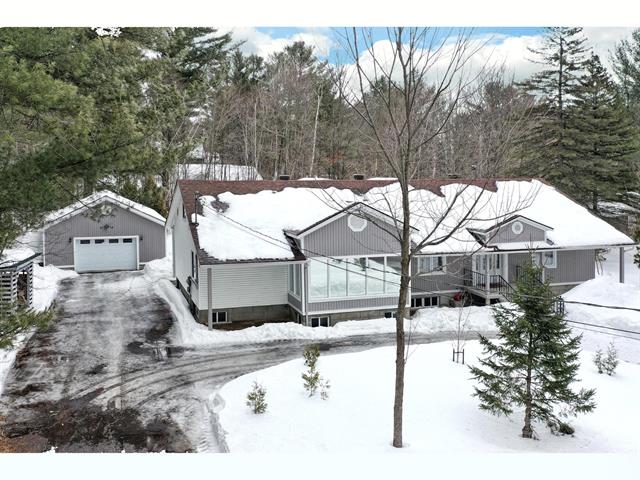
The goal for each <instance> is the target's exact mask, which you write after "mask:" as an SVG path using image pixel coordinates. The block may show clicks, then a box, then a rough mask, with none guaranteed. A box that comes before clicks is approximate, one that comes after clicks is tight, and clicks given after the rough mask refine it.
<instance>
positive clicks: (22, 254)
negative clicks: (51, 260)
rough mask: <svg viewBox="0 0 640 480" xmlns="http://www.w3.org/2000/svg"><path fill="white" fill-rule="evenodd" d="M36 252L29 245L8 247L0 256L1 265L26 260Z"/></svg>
mask: <svg viewBox="0 0 640 480" xmlns="http://www.w3.org/2000/svg"><path fill="white" fill-rule="evenodd" d="M35 253H36V252H34V251H33V249H31V248H29V247H12V248H6V249H5V250H4V252H2V256H1V257H0V267H2V266H4V265H13V264H14V263H17V262H21V261H22V260H26V259H27V258H29V257H32V256H33V255H35Z"/></svg>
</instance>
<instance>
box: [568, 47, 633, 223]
mask: <svg viewBox="0 0 640 480" xmlns="http://www.w3.org/2000/svg"><path fill="white" fill-rule="evenodd" d="M574 96H575V99H574V106H573V107H572V109H571V110H570V112H571V114H572V123H573V126H574V129H573V131H574V135H573V136H574V139H575V154H576V158H575V162H574V164H575V166H576V169H575V171H574V172H573V175H571V176H570V177H569V178H570V181H571V183H572V185H573V187H572V191H573V192H575V194H576V195H577V198H578V199H579V200H581V201H582V202H583V203H585V204H589V205H590V207H591V208H592V209H593V210H594V211H597V210H598V201H599V200H600V199H609V200H616V199H619V197H618V195H619V194H620V193H624V192H627V191H632V190H634V189H636V188H637V187H638V159H637V156H636V155H635V154H636V153H637V152H638V142H637V133H638V132H637V130H636V128H635V126H634V125H633V118H632V117H631V115H630V114H629V112H628V111H627V109H626V108H625V106H624V104H623V102H622V101H621V99H620V98H619V96H618V94H617V91H616V88H615V86H614V84H613V81H612V80H611V78H610V76H609V74H608V73H607V71H606V69H605V68H604V67H603V65H602V63H601V62H600V59H599V58H598V56H597V55H594V54H592V55H591V58H590V59H589V61H588V62H587V63H586V73H585V75H584V76H583V77H582V78H581V79H580V85H579V88H578V89H577V90H576V91H575V93H574Z"/></svg>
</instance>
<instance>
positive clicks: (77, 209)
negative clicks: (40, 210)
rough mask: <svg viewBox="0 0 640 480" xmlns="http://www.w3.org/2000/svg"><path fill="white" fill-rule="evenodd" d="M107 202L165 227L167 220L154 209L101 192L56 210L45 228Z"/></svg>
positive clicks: (119, 196) (46, 221)
mask: <svg viewBox="0 0 640 480" xmlns="http://www.w3.org/2000/svg"><path fill="white" fill-rule="evenodd" d="M105 200H107V201H110V202H112V203H115V204H116V205H119V206H120V207H122V208H125V209H127V210H131V211H133V212H135V213H137V214H138V215H141V216H143V217H145V218H147V219H149V220H151V221H153V222H155V223H158V224H160V225H164V222H165V218H164V217H163V216H162V215H160V214H159V213H158V212H156V211H155V210H153V209H152V208H149V207H146V206H144V205H142V204H140V203H137V202H134V201H133V200H129V199H128V198H125V197H123V196H121V195H118V194H116V193H113V192H112V191H110V190H101V191H99V192H96V193H94V194H92V195H89V196H88V197H85V198H83V199H81V200H78V201H77V202H75V203H74V204H72V205H69V206H68V207H65V208H61V209H60V210H56V211H55V212H51V213H50V214H49V215H47V216H46V217H45V222H44V223H45V226H48V225H50V224H53V223H58V222H61V221H62V220H66V219H67V218H70V217H73V216H74V215H77V214H79V213H81V212H83V211H85V210H87V209H88V208H92V207H94V206H96V205H98V204H100V203H102V202H103V201H105Z"/></svg>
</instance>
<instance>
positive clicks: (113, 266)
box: [73, 237, 139, 273]
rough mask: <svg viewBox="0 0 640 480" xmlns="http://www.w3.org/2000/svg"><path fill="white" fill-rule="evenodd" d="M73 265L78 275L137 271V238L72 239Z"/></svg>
mask: <svg viewBox="0 0 640 480" xmlns="http://www.w3.org/2000/svg"><path fill="white" fill-rule="evenodd" d="M73 263H74V269H75V271H76V272H79V273H82V272H107V271H114V270H137V269H138V263H139V250H138V237H88V238H74V240H73Z"/></svg>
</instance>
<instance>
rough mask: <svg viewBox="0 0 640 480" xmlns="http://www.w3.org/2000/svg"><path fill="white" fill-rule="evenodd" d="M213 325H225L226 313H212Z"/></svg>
mask: <svg viewBox="0 0 640 480" xmlns="http://www.w3.org/2000/svg"><path fill="white" fill-rule="evenodd" d="M211 319H212V321H213V323H227V312H213V315H212V318H211Z"/></svg>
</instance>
